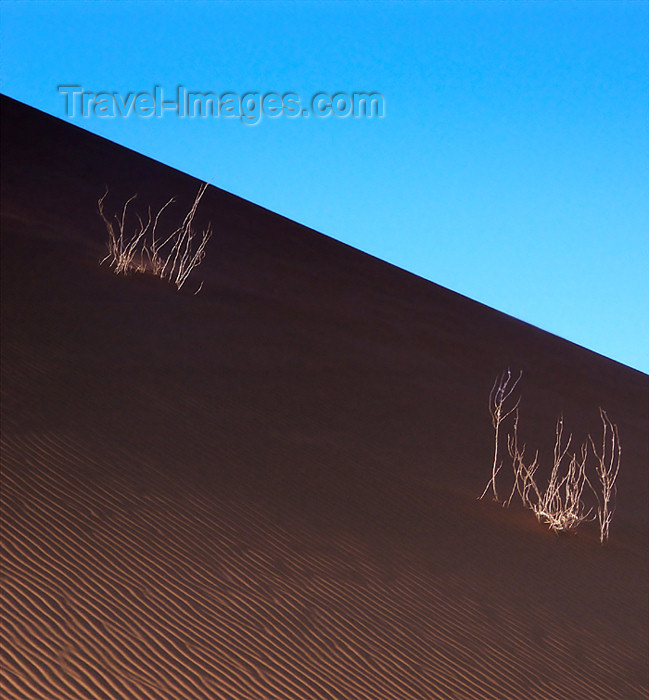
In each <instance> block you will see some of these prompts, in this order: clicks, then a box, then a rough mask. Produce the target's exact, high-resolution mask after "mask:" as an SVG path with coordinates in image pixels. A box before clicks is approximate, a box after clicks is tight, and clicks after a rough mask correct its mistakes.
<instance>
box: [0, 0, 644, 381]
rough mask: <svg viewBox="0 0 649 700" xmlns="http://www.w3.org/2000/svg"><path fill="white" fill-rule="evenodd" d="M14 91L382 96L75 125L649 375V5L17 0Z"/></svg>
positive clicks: (9, 71)
mask: <svg viewBox="0 0 649 700" xmlns="http://www.w3.org/2000/svg"><path fill="white" fill-rule="evenodd" d="M0 13H1V14H0V19H1V41H2V48H1V49H0V52H1V53H0V60H1V64H0V89H1V90H2V92H3V93H5V94H7V95H10V96H11V97H14V98H16V99H18V100H21V101H22V102H25V103H27V104H30V105H33V106H34V107H37V108H39V109H41V110H43V111H45V112H48V113H50V114H53V115H55V116H59V117H61V118H67V117H66V112H65V99H64V95H63V94H62V93H60V92H59V90H58V89H57V86H59V85H79V86H81V87H82V88H83V89H84V90H85V91H87V92H94V93H97V92H102V91H107V92H117V93H119V94H120V95H121V96H122V97H123V98H126V97H127V95H128V93H129V92H138V93H139V92H150V93H152V92H153V89H154V86H155V85H159V86H161V87H162V90H163V94H164V98H165V99H171V98H172V97H175V92H176V88H177V86H179V85H181V86H184V87H185V88H186V89H187V90H191V91H200V92H208V91H211V92H215V93H217V95H222V94H223V93H226V92H231V93H235V94H236V95H239V96H241V95H244V94H245V93H260V94H262V95H263V94H265V93H268V92H275V93H278V94H280V95H283V94H285V93H295V94H296V95H298V96H299V97H300V100H301V104H302V106H303V107H305V106H308V103H309V100H310V99H311V97H312V96H313V95H314V94H315V93H319V92H325V93H329V94H335V93H338V92H344V93H348V94H351V93H354V92H379V93H381V94H382V95H383V97H384V100H385V112H384V115H383V117H382V118H379V119H377V118H372V119H356V118H350V117H348V118H337V117H333V116H330V117H328V118H316V117H315V116H314V115H310V117H308V118H307V117H291V116H286V115H280V116H279V117H275V118H271V117H264V116H262V118H261V120H260V121H259V122H258V123H257V124H255V125H251V124H248V123H245V122H244V121H243V120H241V119H238V118H228V117H218V118H213V117H207V118H203V119H201V118H188V117H179V116H177V115H176V114H174V113H173V112H172V111H169V112H165V114H164V116H163V117H161V118H160V117H156V116H153V117H143V116H138V115H136V114H131V116H129V117H126V118H123V117H114V118H106V117H100V116H96V115H94V116H92V111H91V116H89V117H82V116H76V117H70V118H69V119H70V121H72V122H73V123H75V124H77V125H78V126H82V127H83V128H86V129H88V130H90V131H93V132H95V133H97V134H100V135H102V136H105V137H107V138H109V139H112V140H114V141H116V142H118V143H121V144H124V145H126V146H128V147H130V148H133V149H135V150H137V151H139V152H141V153H144V154H146V155H148V156H151V157H153V158H155V159H157V160H160V161H162V162H163V163H168V164H169V165H172V166H174V167H176V168H178V169H180V170H183V171H186V172H188V173H191V174H192V175H195V176H197V177H199V178H202V179H206V180H209V181H210V182H212V183H213V184H215V185H217V186H218V187H222V188H224V189H226V190H228V191H230V192H233V193H235V194H237V195H240V196H242V197H245V198H246V199H249V200H251V201H253V202H256V203H258V204H261V205H263V206H264V207H267V208H269V209H272V210H273V211H277V212H279V213H281V214H284V215H285V216H288V217H289V218H291V219H294V220H296V221H299V222H300V223H303V224H306V225H308V226H311V227H313V228H315V229H317V230H319V231H321V232H322V233H325V234H327V235H329V236H332V237H334V238H337V239H340V240H342V241H345V242H346V243H349V244H351V245H353V246H355V247H357V248H360V249H361V250H364V251H367V252H369V253H372V254H373V255H376V256H377V257H379V258H382V259H384V260H387V261H389V262H392V263H394V264H396V265H398V266H399V267H402V268H405V269H407V270H410V271H412V272H415V273H416V274H418V275H421V276H422V277H425V278H427V279H430V280H433V281H434V282H437V283H439V284H442V285H444V286H446V287H449V288H450V289H453V290H455V291H458V292H461V293H462V294H464V295H466V296H468V297H471V298H473V299H477V300H479V301H481V302H483V303H485V304H488V305H489V306H492V307H494V308H496V309H500V310H502V311H505V312H506V313H508V314H511V315H513V316H516V317H517V318H520V319H523V320H525V321H528V322H530V323H532V324H534V325H536V326H539V327H541V328H543V329H545V330H548V331H551V332H553V333H556V334H557V335H560V336H562V337H564V338H567V339H569V340H572V341H574V342H576V343H579V344H580V345H583V346H585V347H588V348H590V349H592V350H595V351H597V352H599V353H602V354H604V355H606V356H608V357H611V358H614V359H616V360H618V361H620V362H623V363H625V364H628V365H630V366H632V367H635V368H638V369H641V370H643V371H644V372H649V130H648V117H649V106H648V105H649V98H648V87H649V4H648V3H647V2H645V1H637V2H625V0H614V1H613V2H597V1H596V0H590V1H589V2H570V1H568V0H566V1H565V2H564V1H559V2H553V1H552V0H541V1H540V2H498V1H496V2H430V3H423V2H422V3H416V2H412V3H409V2H394V3H390V2H358V3H356V2H127V1H122V2H13V1H12V0H5V2H3V3H2V4H1V5H0Z"/></svg>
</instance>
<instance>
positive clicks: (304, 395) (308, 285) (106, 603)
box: [1, 97, 649, 700]
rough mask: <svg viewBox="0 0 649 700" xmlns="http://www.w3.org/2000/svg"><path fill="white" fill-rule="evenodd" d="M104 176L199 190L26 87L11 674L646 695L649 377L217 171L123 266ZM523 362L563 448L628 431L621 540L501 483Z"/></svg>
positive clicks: (20, 144) (124, 694)
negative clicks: (353, 244)
mask: <svg viewBox="0 0 649 700" xmlns="http://www.w3.org/2000/svg"><path fill="white" fill-rule="evenodd" d="M216 165H217V164H215V166H216ZM255 167H256V166H255ZM273 177H281V174H278V173H275V174H273ZM106 185H108V187H109V196H108V198H107V200H106V203H107V207H108V208H112V210H113V211H118V209H119V208H120V207H121V206H122V205H123V203H124V202H125V200H126V199H128V198H129V197H130V196H131V195H133V194H135V193H138V199H137V200H136V203H137V206H138V207H139V208H140V211H142V212H144V210H145V209H146V205H147V204H150V205H151V206H152V207H153V208H154V210H155V209H156V208H159V207H160V206H161V205H162V204H164V202H166V201H167V200H168V199H169V197H171V196H175V197H176V198H177V202H176V204H175V205H174V207H175V208H174V209H172V210H171V211H170V215H169V216H170V220H171V221H173V223H174V224H175V223H177V220H178V218H182V216H183V215H184V213H185V212H186V211H187V210H188V208H189V207H190V206H191V202H192V201H193V198H194V195H195V193H196V190H197V188H198V185H199V183H198V181H196V180H194V179H193V178H191V177H189V176H188V175H185V174H183V173H180V172H178V171H175V170H173V169H171V168H169V167H166V166H163V165H161V164H159V163H157V162H155V161H153V160H150V159H148V158H146V157H144V156H142V155H139V154H137V153H135V152H132V151H129V150H127V149H125V148H122V147H120V146H117V145H115V144H113V143H111V142H109V141H106V140H104V139H101V138H99V137H97V136H94V135H91V134H89V133H87V132H85V131H83V130H82V129H80V128H78V127H76V126H73V125H70V124H67V123H65V122H63V121H61V120H58V119H55V118H53V117H50V116H48V115H45V114H43V113H40V112H38V111H36V110H34V109H31V108H29V107H26V106H24V105H22V104H20V103H18V102H15V101H13V100H11V99H9V98H5V97H3V98H2V229H1V231H2V234H1V235H2V650H1V651H2V686H1V690H2V694H3V697H5V698H25V699H28V700H35V699H40V698H45V699H47V700H73V699H79V700H90V699H92V700H95V699H96V700H99V699H101V700H104V699H107V698H110V699H114V700H123V699H130V698H132V699H134V700H142V699H145V698H147V699H163V698H164V699H170V700H181V699H191V700H195V699H198V698H206V699H214V700H216V699H218V700H266V699H271V698H272V699H282V700H283V699H286V700H316V699H317V700H320V699H323V700H324V699H327V700H333V699H336V700H352V699H359V700H360V699H363V700H365V699H366V700H387V699H391V700H392V699H393V700H410V699H414V698H417V699H424V698H425V699H431V700H433V699H435V700H436V699H438V698H439V699H441V698H445V699H446V698H448V699H457V700H460V699H462V700H465V699H478V698H480V699H482V698H492V699H493V700H503V699H506V698H516V699H519V698H520V699H521V700H523V699H524V700H529V699H533V700H537V699H538V700H580V699H583V700H597V699H601V700H615V699H618V698H619V699H620V700H636V699H640V698H647V697H649V668H648V654H647V652H648V642H649V631H648V623H647V620H648V612H649V611H648V574H649V566H648V563H649V562H648V559H649V554H648V548H647V528H648V506H647V503H648V500H649V493H648V491H649V489H648V465H649V439H648V431H649V429H648V420H647V396H648V391H649V377H647V376H646V375H644V374H642V373H640V372H637V371H634V370H632V369H630V368H628V367H625V366H623V365H620V364H618V363H616V362H613V361H611V360H609V359H606V358H604V357H601V356H599V355H596V354H594V353H592V352H590V351H588V350H585V349H583V348H580V347H578V346H576V345H573V344H571V343H569V342H567V341H564V340H562V339H560V338H557V337H555V336H552V335H550V334H548V333H545V332H543V331H541V330H539V329H537V328H534V327H533V326H530V325H527V324H525V323H523V322H521V321H518V320H516V319H513V318H511V317H508V316H506V315H503V314H501V313H498V312H496V311H494V310H492V309H489V308H487V307H485V306H483V305H481V304H479V303H476V302H474V301H472V300H470V299H467V298H464V297H462V296H460V295H458V294H455V293H453V292H451V291H448V290H446V289H443V288H441V287H439V286H437V285H435V284H433V283H431V282H428V281H425V280H423V279H420V278H418V277H416V276H414V275H411V274H409V273H407V272H405V271H403V270H400V269H398V268H396V267H394V266H391V265H389V264H387V263H385V262H382V261H380V260H378V259H376V258H373V257H371V256H369V255H366V254H364V253H361V252H359V251H357V250H354V249H353V248H350V247H348V246H346V245H344V244H342V243H339V242H337V241H336V240H334V239H332V238H328V237H327V236H324V235H322V234H320V233H316V232H315V231H312V230H310V229H308V228H305V227H303V226H301V225H299V224H297V223H294V222H291V221H289V220H287V219H286V218H283V217H281V216H279V215H276V214H274V213H272V212H269V211H267V210H265V209H262V208H260V207H258V206H255V205H253V204H251V203H249V202H246V201H244V200H242V199H240V198H238V197H236V196H233V195H231V194H228V193H226V192H224V191H221V190H219V189H217V188H215V187H210V188H209V189H208V190H207V192H206V193H205V196H204V198H203V200H202V201H201V203H200V206H199V209H198V212H197V216H196V221H197V224H198V225H205V224H206V222H207V221H211V223H212V228H213V230H214V235H213V237H212V239H211V240H210V241H209V243H208V246H207V249H206V253H207V254H206V258H205V260H204V262H203V263H202V265H201V266H200V267H198V268H197V269H196V270H195V271H194V273H193V276H192V277H191V278H190V281H189V282H188V284H187V285H186V287H184V288H183V289H182V290H181V291H180V292H178V291H177V290H176V289H175V288H174V287H173V286H172V285H170V284H168V283H166V282H164V281H162V280H159V279H157V278H154V277H152V276H147V275H134V276H130V277H123V276H122V277H119V276H116V275H114V274H113V273H112V272H111V270H110V269H109V268H108V266H107V265H106V264H104V265H103V266H101V265H100V264H99V261H100V260H101V258H103V257H104V255H105V254H106V241H107V236H106V229H105V227H104V225H103V223H102V221H101V219H100V218H99V216H98V214H97V200H98V198H99V197H100V196H101V195H102V194H103V193H104V190H105V186H106ZM329 233H331V234H333V235H335V233H336V232H329ZM405 244H407V232H404V245H405ZM201 281H202V282H203V287H202V289H201V291H200V293H199V294H197V295H194V293H193V292H194V291H195V289H196V288H197V287H198V284H199V283H200V282H201ZM521 293H524V290H521ZM560 311H561V310H560V309H558V310H557V313H560ZM610 332H611V333H615V332H616V329H615V328H611V329H610ZM508 366H510V367H512V368H514V369H516V370H518V369H522V370H523V372H524V375H523V379H522V382H521V391H522V395H523V399H522V404H521V433H522V437H523V438H524V439H525V441H526V442H527V443H528V445H530V449H536V448H537V447H538V449H539V455H540V460H541V462H542V463H543V464H544V465H546V466H545V467H543V469H546V468H547V464H548V463H549V461H550V459H551V454H552V448H553V441H554V429H555V421H556V419H557V417H558V415H560V414H561V413H563V415H564V418H565V422H566V426H567V427H568V428H569V429H570V430H571V431H572V432H574V434H575V440H578V441H581V440H582V439H583V438H584V437H585V435H586V434H587V433H589V432H591V433H592V434H593V435H595V436H597V435H598V432H599V429H600V423H599V412H598V410H599V407H600V406H601V407H603V408H604V409H606V410H607V411H608V413H609V415H610V417H611V418H612V419H613V420H614V421H615V423H616V424H617V425H618V428H619V434H620V440H621V443H622V449H623V452H622V463H621V468H620V474H619V478H618V496H617V511H616V513H615V516H614V518H613V521H612V525H611V533H610V539H609V541H608V542H607V543H606V544H605V545H603V546H602V545H601V544H600V542H599V531H598V529H597V526H596V524H595V523H588V524H585V525H583V526H582V527H581V528H580V529H578V530H577V531H576V533H575V534H572V535H565V536H557V535H555V534H553V533H552V532H551V531H549V530H548V529H547V527H545V526H543V525H542V524H539V523H538V522H537V521H536V519H535V517H534V515H533V514H532V513H531V512H530V511H528V510H524V509H523V508H522V507H520V506H516V505H512V506H511V507H510V508H503V507H502V506H501V505H499V504H496V503H494V502H493V501H491V500H490V499H489V498H485V499H483V500H478V499H477V497H478V496H479V495H480V493H481V492H482V490H483V488H484V487H485V485H486V483H487V481H488V479H489V476H490V470H491V463H492V458H493V430H492V426H491V419H490V416H489V410H488V396H489V391H490V389H491V386H492V383H493V380H494V377H495V376H496V375H497V374H498V373H499V372H500V371H501V370H502V369H504V368H505V367H508ZM508 478H509V475H508V473H507V466H505V467H504V468H503V484H506V482H507V479H508Z"/></svg>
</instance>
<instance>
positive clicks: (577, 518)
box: [481, 369, 622, 542]
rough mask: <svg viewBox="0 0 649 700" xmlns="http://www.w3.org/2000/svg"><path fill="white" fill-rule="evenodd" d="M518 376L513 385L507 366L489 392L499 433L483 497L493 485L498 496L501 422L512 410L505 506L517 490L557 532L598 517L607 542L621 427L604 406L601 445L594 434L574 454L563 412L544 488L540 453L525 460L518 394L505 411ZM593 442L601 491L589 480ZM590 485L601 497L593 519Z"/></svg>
mask: <svg viewBox="0 0 649 700" xmlns="http://www.w3.org/2000/svg"><path fill="white" fill-rule="evenodd" d="M520 378H521V374H519V376H518V378H517V379H516V381H515V382H514V383H513V384H510V382H511V379H512V375H511V372H510V370H509V369H508V370H506V371H505V372H503V373H502V374H501V375H500V376H499V377H497V378H496V381H495V382H494V386H493V388H492V390H491V394H490V398H489V404H490V411H491V418H492V425H493V427H494V435H495V447H494V462H493V466H492V474H491V479H490V480H489V483H488V484H487V487H486V488H485V490H484V492H483V494H482V496H484V495H485V494H486V493H487V491H488V490H489V487H492V489H493V492H494V499H495V500H498V496H497V491H496V476H497V474H498V473H499V471H500V468H501V466H502V463H498V459H497V456H498V443H499V438H500V436H499V430H500V424H501V423H502V420H504V418H506V417H507V416H509V415H511V414H513V415H514V421H513V428H512V431H511V432H510V433H508V435H507V450H508V453H509V456H510V457H511V459H512V465H513V470H514V484H513V486H512V490H511V493H510V495H509V498H508V499H507V500H506V501H505V504H504V505H509V504H510V503H511V501H512V498H513V497H514V495H515V494H516V493H518V495H519V497H520V499H521V502H522V504H523V506H525V507H526V508H529V509H530V510H532V512H533V513H534V514H535V515H536V517H537V519H538V520H539V522H543V523H545V524H547V525H548V526H549V527H550V529H552V530H553V531H554V532H566V531H569V530H574V529H575V528H576V527H578V526H579V525H580V524H581V523H583V522H585V521H588V520H593V519H594V518H595V517H597V519H598V521H599V527H600V541H601V542H604V541H605V540H607V539H608V535H609V526H610V522H611V518H612V516H613V513H614V511H615V506H614V498H615V494H616V487H615V480H616V479H617V475H618V472H619V469H620V457H621V453H622V449H621V446H620V439H619V435H618V430H617V426H616V425H615V424H614V423H612V422H611V420H610V419H609V417H608V415H607V414H606V412H605V411H603V410H602V409H601V408H600V417H601V420H602V443H601V447H600V448H599V449H598V448H596V447H595V443H594V441H593V439H592V437H591V436H590V435H589V436H588V438H587V440H586V441H585V442H584V443H583V444H582V445H581V447H580V449H579V451H578V452H570V451H569V450H570V445H571V443H572V434H570V435H569V436H568V438H567V439H565V441H564V426H563V416H561V417H560V418H559V419H558V421H557V425H556V428H555V442H554V452H553V462H552V470H551V472H550V476H549V478H548V482H547V485H546V487H545V488H544V489H542V488H540V487H539V485H538V483H537V480H536V474H537V470H538V467H539V462H538V451H537V452H536V453H535V455H534V459H533V460H531V462H529V464H528V463H526V461H525V445H524V444H523V445H522V446H520V445H519V439H518V420H519V404H520V397H519V398H518V399H517V400H516V401H515V402H514V403H513V405H512V406H511V408H509V409H507V407H506V405H505V404H506V402H507V401H508V400H509V399H510V397H511V395H512V393H513V391H514V389H515V388H516V385H517V384H518V381H519V380H520ZM589 445H590V446H591V448H592V452H593V455H594V458H595V466H594V471H595V474H596V475H597V477H598V480H599V485H600V487H601V488H600V490H598V489H596V488H595V487H594V486H593V484H592V482H591V480H590V479H589V478H588V473H587V472H588V464H589V454H590V453H589ZM586 485H588V486H589V488H590V490H592V492H593V493H594V494H595V497H596V499H597V503H598V507H597V515H596V516H592V517H591V513H592V511H593V508H589V507H588V506H587V504H586V502H585V500H584V489H585V487H586ZM482 496H481V498H482Z"/></svg>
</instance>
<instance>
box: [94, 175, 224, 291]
mask: <svg viewBox="0 0 649 700" xmlns="http://www.w3.org/2000/svg"><path fill="white" fill-rule="evenodd" d="M206 189H207V183H202V184H201V186H200V188H199V190H198V193H197V195H196V197H195V199H194V203H193V204H192V206H191V208H190V210H189V212H188V213H187V215H186V216H185V218H184V219H183V221H182V223H181V224H180V226H178V228H176V229H175V230H174V231H172V233H171V234H169V235H168V236H167V237H166V238H164V239H162V240H161V239H160V238H159V237H158V235H157V230H158V223H159V221H160V217H161V215H162V213H163V212H164V211H165V209H166V208H167V207H168V206H169V205H171V204H172V203H173V202H174V201H175V199H174V198H173V197H172V198H171V199H170V200H169V201H168V202H167V203H166V204H164V205H163V206H162V207H161V208H160V209H159V210H158V213H157V214H156V215H155V217H152V215H151V207H149V208H148V210H147V211H148V214H147V219H146V221H144V220H143V219H142V217H141V216H140V215H139V214H136V218H137V221H138V224H137V226H136V227H135V230H134V231H133V232H132V233H127V231H126V229H127V214H128V208H129V205H130V204H131V202H133V200H134V199H135V198H136V197H137V195H136V194H135V195H133V196H132V197H131V198H130V199H128V200H127V201H126V203H125V204H124V206H123V208H122V211H121V215H120V216H118V215H114V216H113V218H112V219H110V218H108V217H107V216H106V214H105V213H104V200H105V199H106V197H107V196H108V187H107V188H106V192H105V193H104V195H103V196H102V197H101V198H100V199H99V201H98V209H99V215H100V216H101V218H102V220H103V222H104V224H105V225H106V229H107V231H108V255H106V257H105V258H104V259H103V260H102V261H101V263H104V262H106V261H109V264H110V266H111V267H112V268H113V270H114V271H115V273H116V274H124V275H127V274H129V273H131V272H151V273H152V274H154V275H156V276H158V277H161V278H162V279H166V280H169V281H170V282H172V283H173V284H174V285H175V286H176V289H180V288H181V287H182V286H183V285H184V284H185V282H186V281H187V278H188V277H189V275H190V273H191V272H192V270H193V269H194V268H195V267H197V266H198V265H200V264H201V262H202V261H203V259H204V258H205V246H206V245H207V242H208V241H209V239H210V238H211V237H212V228H211V224H208V227H207V229H206V230H204V231H203V232H202V233H201V234H200V235H199V234H197V232H196V231H195V230H194V227H193V222H194V216H195V214H196V209H197V208H198V205H199V203H200V201H201V198H202V197H203V194H204V193H205V190H206ZM201 287H202V282H201V285H200V286H199V288H198V289H197V290H196V292H195V294H198V292H199V291H200V289H201Z"/></svg>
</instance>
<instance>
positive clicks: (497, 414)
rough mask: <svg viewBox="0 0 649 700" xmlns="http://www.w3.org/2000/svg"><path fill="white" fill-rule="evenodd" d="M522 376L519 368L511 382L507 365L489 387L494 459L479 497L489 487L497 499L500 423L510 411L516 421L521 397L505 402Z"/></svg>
mask: <svg viewBox="0 0 649 700" xmlns="http://www.w3.org/2000/svg"><path fill="white" fill-rule="evenodd" d="M522 376H523V371H522V370H521V371H520V372H519V374H518V377H517V378H516V379H515V380H514V381H513V382H512V372H511V369H509V367H508V368H507V369H506V370H505V371H504V372H503V373H502V374H501V375H500V376H499V377H496V379H495V381H494V384H493V386H492V387H491V392H490V393H489V412H490V413H491V424H492V425H493V428H494V459H493V464H492V467H491V479H490V480H489V482H488V483H487V485H486V487H485V490H484V491H483V492H482V495H481V496H480V498H484V497H485V496H486V494H487V491H489V488H491V490H492V491H493V498H494V501H498V491H497V489H496V476H497V475H498V472H499V471H500V469H501V468H502V462H499V461H498V447H499V441H500V425H501V423H502V422H503V421H504V420H505V419H506V418H507V417H508V416H510V415H511V414H512V413H515V414H516V417H515V421H516V422H518V405H519V404H520V401H521V397H520V396H519V397H518V399H517V400H516V401H515V402H514V403H513V405H511V406H507V402H508V401H509V399H510V397H511V395H512V394H513V393H514V390H515V389H516V385H517V384H518V382H519V381H520V380H521V377H522Z"/></svg>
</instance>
